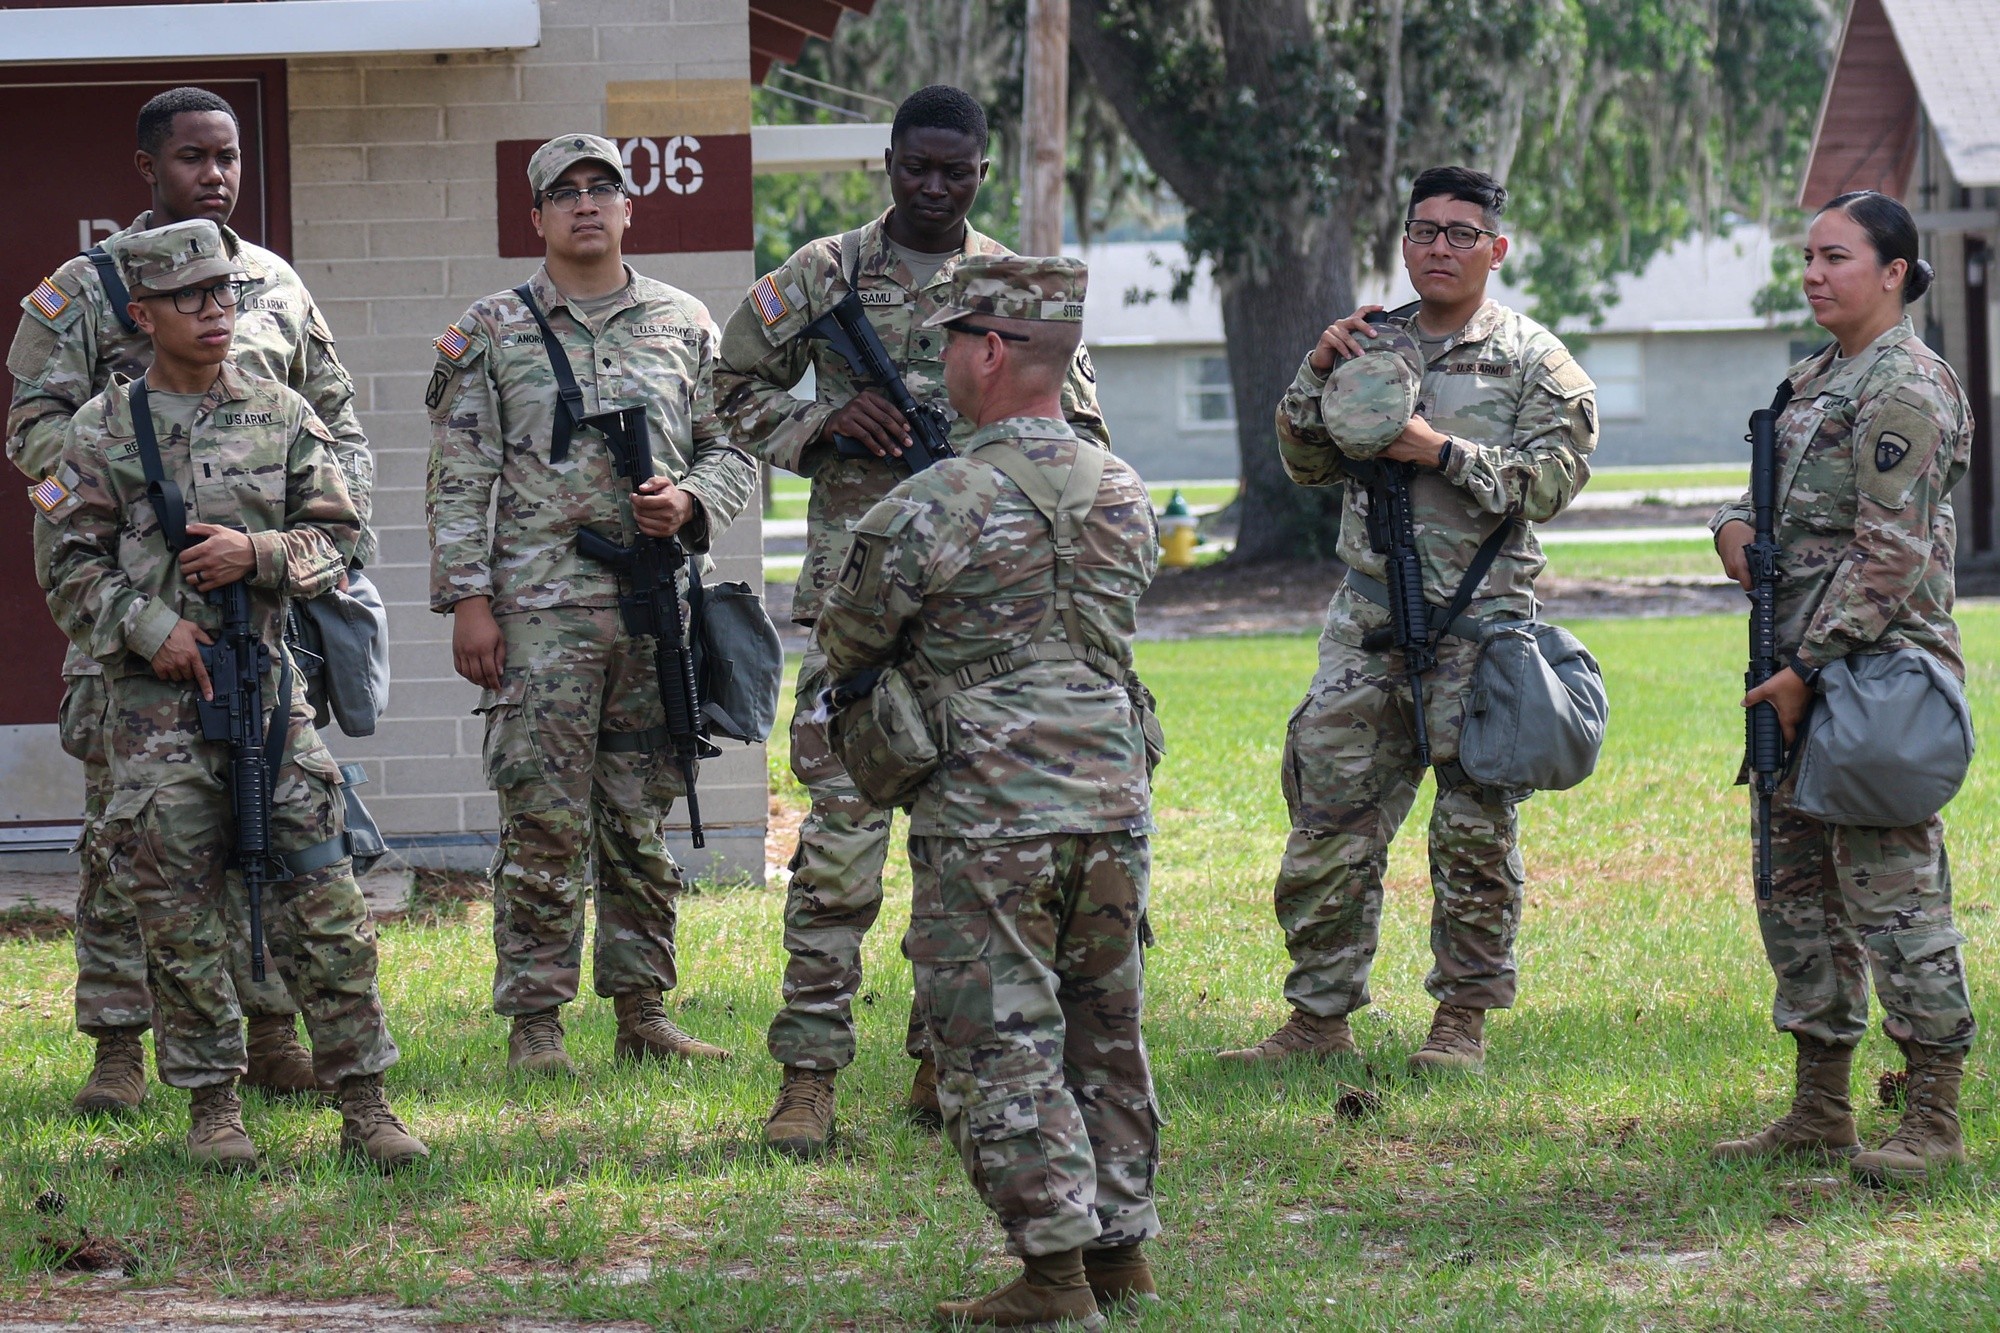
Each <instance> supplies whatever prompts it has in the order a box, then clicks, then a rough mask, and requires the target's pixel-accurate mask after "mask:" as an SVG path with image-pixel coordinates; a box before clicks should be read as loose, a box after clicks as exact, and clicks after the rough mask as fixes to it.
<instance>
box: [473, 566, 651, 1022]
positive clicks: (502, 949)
mask: <svg viewBox="0 0 2000 1333" xmlns="http://www.w3.org/2000/svg"><path fill="white" fill-rule="evenodd" d="M499 619H500V626H501V630H502V633H503V634H504V635H505V637H506V645H507V669H506V672H505V674H504V676H503V678H502V680H501V686H500V689H499V690H498V691H497V692H496V693H495V695H494V696H493V697H492V698H491V699H489V700H488V701H487V702H486V703H485V704H484V705H483V708H484V711H485V713H486V780H487V782H488V783H489V784H490V785H491V786H492V787H493V790H494V791H496V792H497V793H499V796H500V845H499V847H498V848H497V849H496V851H495V853H494V861H493V952H494V958H495V961H494V968H493V1008H494V1010H495V1011H496V1012H498V1013H501V1014H507V1015H515V1014H530V1013H536V1012H539V1011H540V1010H543V1009H551V1008H554V1007H555V1006H557V1005H561V1004H567V1003H569V1002H570V1001H571V1000H573V999H575V998H576V993H577V986H578V983H579V981H580V979H581V976H582V969H583V932H584V894H585V885H586V884H588V883H592V882H594V884H595V887H596V893H595V898H596V907H597V942H596V947H595V951H594V952H593V954H592V957H591V979H592V982H593V984H594V985H595V987H596V990H597V993H598V994H599V995H603V996H613V995H630V994H634V993H637V992H641V991H668V990H672V989H673V988H674V985H675V982H676V980H677V974H676V972H675V966H674V927H675V922H676V920H677V918H678V908H677V900H678V899H679V897H680V893H681V870H680V867H679V866H678V865H676V864H675V863H674V858H673V856H672V854H671V853H669V852H668V851H667V844H666V840H665V837H664V830H665V825H666V818H667V813H668V812H669V811H670V810H672V808H673V804H674V801H675V800H676V799H677V798H679V797H680V796H681V795H682V794H683V790H682V782H681V775H680V770H679V768H678V767H677V766H676V765H675V763H674V761H673V757H672V754H671V753H670V752H669V751H667V750H665V749H656V750H638V749H622V748H617V747H619V746H621V745H627V744H632V742H631V741H630V740H629V739H626V738H628V737H629V736H630V733H633V732H639V731H644V730H646V729H647V728H649V727H660V726H663V725H664V724H665V720H666V710H665V708H664V707H663V706H662V705H661V703H660V690H659V684H658V681H657V678H656V677H655V675H654V669H653V645H652V640H651V639H639V638H634V637H632V636H631V635H629V634H627V633H626V632H625V629H624V627H623V625H622V624H620V622H619V618H618V611H617V609H616V608H613V607H582V606H559V607H551V608H549V609H547V610H542V611H525V612H520V613H518V614H513V615H505V616H501V617H500V618H499ZM604 738H618V739H611V740H609V741H608V742H607V741H606V740H605V739H604ZM593 873H594V881H593Z"/></svg>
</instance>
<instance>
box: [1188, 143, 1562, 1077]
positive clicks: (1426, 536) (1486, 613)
mask: <svg viewBox="0 0 2000 1333" xmlns="http://www.w3.org/2000/svg"><path fill="white" fill-rule="evenodd" d="M1506 200H1507V192H1506V190H1505V189H1504V188H1503V187H1502V186H1501V185H1500V183H1499V182H1498V181H1496V180H1494V179H1493V178H1492V177H1491V176H1488V175H1486V174H1485V173H1483V172H1479V171H1473V170H1470V169H1468V168H1464V167H1436V168H1432V169H1431V170H1428V171H1425V172H1423V173H1422V174H1420V175H1419V176H1418V177H1417V178H1416V181H1415V182H1414V184H1413V186H1412V188H1411V191H1410V211H1409V215H1408V218H1407V220H1406V221H1405V223H1404V229H1403V263H1404V266H1405V268H1406V269H1407V270H1408V271H1409V275H1410V281H1411V283H1412V284H1413V285H1414V286H1415V287H1416V290H1417V295H1418V297H1419V300H1418V301H1417V303H1416V304H1415V307H1414V309H1413V310H1412V309H1410V308H1405V309H1404V310H1401V311H1397V312H1393V313H1392V314H1390V315H1379V314H1378V312H1379V311H1380V310H1381V307H1380V306H1363V307H1362V308H1361V309H1359V310H1357V311H1356V312H1354V313H1353V314H1352V315H1349V316H1347V317H1345V318H1343V319H1341V320H1339V321H1337V322H1335V323H1334V324H1332V325H1330V326H1328V328H1327V330H1326V332H1325V333H1323V334H1322V335H1321V336H1320V339H1319V342H1318V344H1317V345H1316V346H1315V347H1314V348H1313V349H1312V351H1311V352H1310V353H1309V354H1308V355H1307V356H1306V359H1305V363H1304V364H1303V365H1301V366H1300V367H1299V373H1298V376H1297V378H1296V379H1294V380H1293V382H1292V386H1291V388H1290V389H1289V390H1287V391H1286V393H1285V396H1284V398H1283V399H1282V400H1281V402H1280V403H1279V407H1278V422H1277V425H1278V436H1279V443H1280V447H1281V449H1282V450H1283V454H1284V460H1285V466H1286V470H1287V471H1288V472H1289V473H1290V475H1291V477H1292V479H1293V480H1294V481H1297V482H1299V483H1300V484H1302V485H1308V486H1313V485H1328V484H1332V483H1335V482H1338V481H1340V480H1341V479H1342V475H1343V474H1342V469H1341V467H1340V461H1341V456H1342V455H1345V456H1347V457H1349V458H1353V459H1367V458H1376V457H1379V458H1384V459H1389V460H1393V461H1396V462H1400V463H1405V464H1408V465H1410V466H1411V467H1412V468H1413V469H1414V479H1413V480H1412V482H1411V486H1410V493H1411V501H1412V509H1413V510H1414V514H1415V519H1416V522H1415V528H1416V534H1417V536H1416V540H1417V545H1418V550H1419V555H1420V557H1421V562H1422V565H1423V575H1424V577H1423V583H1424V596H1425V599H1426V600H1427V601H1428V602H1430V603H1431V604H1432V606H1433V607H1434V608H1435V610H1434V611H1433V613H1432V614H1433V619H1432V623H1433V624H1434V625H1436V624H1441V623H1443V622H1444V621H1445V619H1446V617H1445V616H1444V615H1443V609H1444V608H1445V607H1446V606H1447V605H1448V604H1449V603H1450V602H1451V600H1452V597H1453V595H1454V593H1456V592H1457V591H1458V588H1459V584H1460V582H1461V580H1462V579H1463V578H1464V577H1465V576H1466V573H1467V570H1468V568H1469V567H1470V566H1471V565H1472V563H1473V561H1474V556H1475V553H1476V552H1477V550H1478V549H1479V547H1480V544H1481V543H1482V542H1483V541H1484V540H1486V539H1487V538H1488V537H1489V536H1491V535H1493V534H1495V533H1496V531H1497V530H1498V529H1499V528H1500V526H1501V525H1502V524H1510V525H1511V528H1510V530H1509V531H1508V532H1507V533H1506V535H1505V540H1504V542H1503V543H1502V544H1501V545H1500V547H1499V553H1498V556H1497V558H1496V559H1494V561H1493V563H1492V567H1491V569H1490V571H1489V572H1488V573H1487V574H1486V575H1485V577H1484V578H1483V579H1482V580H1481V581H1480V583H1479V585H1478V586H1477V587H1476V588H1474V589H1471V590H1470V592H1471V598H1472V600H1471V604H1470V609H1469V611H1468V612H1467V614H1468V615H1469V616H1471V617H1472V618H1473V619H1475V620H1492V619H1526V618H1529V617H1531V616H1533V615H1534V613H1535V606H1536V601H1535V579H1536V578H1537V577H1538V576H1539V575H1540V574H1541V572H1542V569H1543V568H1544V566H1545V564H1546V563H1547V562H1546V561H1545V560H1544V559H1543V557H1542V552H1541V547H1540V545H1539V544H1538V543H1537V542H1536V540H1535V535H1534V530H1533V528H1532V527H1531V526H1530V525H1531V524H1533V523H1540V522H1546V521H1548V520H1549V519H1552V518H1554V517H1555V516H1556V515H1557V514H1559V513H1561V512H1562V510H1563V508H1564V507H1565V506H1567V505H1568V504H1569V503H1570V501H1571V500H1572V499H1574V498H1575V496H1576V494H1577V492H1578V491H1579V490H1581V489H1582V488H1583V485H1584V482H1585V481H1586V480H1587V479H1588V478H1589V475H1590V465H1589V456H1590V451H1591V450H1592V448H1594V447H1595V445H1596V443H1597V409H1596V404H1595V389H1594V387H1593V386H1592V384H1591V382H1590V379H1589V377H1588V376H1587V375H1585V374H1584V372H1583V369H1582V367H1580V366H1579V365H1577V363H1576V361H1575V359H1574V358H1572V357H1571V356H1570V354H1569V352H1568V351H1567V350H1565V349H1564V347H1563V345H1562V342H1561V341H1560V340H1559V339H1558V338H1557V337H1556V336H1555V335H1554V334H1553V333H1551V332H1549V331H1548V330H1547V329H1545V328H1543V327H1542V326H1541V325H1539V324H1537V323H1535V321H1534V320H1532V319H1529V318H1528V317H1527V316H1525V315H1523V314H1520V313H1519V312H1517V311H1513V310H1509V309H1508V308H1506V307H1505V306H1503V305H1501V304H1500V303H1499V302H1497V301H1494V300H1491V299H1489V298H1488V297H1487V295H1486V286H1487V282H1488V280H1489V279H1490V278H1491V277H1492V275H1493V274H1494V273H1495V272H1496V271H1497V270H1498V269H1499V267H1500V263H1501V261H1502V260H1503V259H1504V258H1506V255H1507V238H1506V237H1505V236H1504V235H1502V234H1501V233H1500V215H1501V212H1502V211H1503V209H1504V208H1505V206H1506ZM1378 326H1379V332H1380V333H1382V334H1390V335H1393V337H1394V339H1395V343H1396V345H1395V347H1394V348H1393V349H1389V348H1385V347H1384V346H1383V345H1382V344H1380V343H1378V342H1376V341H1375V340H1376V337H1377V334H1378ZM1330 379H1333V380H1335V381H1336V383H1335V384H1334V386H1333V391H1332V392H1329V380H1330ZM1411 381H1417V382H1416V383H1415V384H1414V386H1413V385H1412V383H1411ZM1391 387H1394V388H1395V389H1396V392H1388V391H1387V390H1388V389H1389V388H1391ZM1413 387H1414V395H1413V397H1414V403H1415V412H1414V415H1413V414H1412V413H1411V411H1410V405H1411V401H1412V398H1411V397H1410V396H1405V395H1409V394H1410V390H1411V389H1412V388H1413ZM1385 413H1387V415H1385ZM1399 423H1401V425H1400V429H1398V424H1399ZM1367 506H1368V493H1367V490H1366V488H1364V487H1361V486H1356V485H1350V486H1348V487H1347V489H1346V497H1345V507H1344V512H1343V514H1342V517H1341V524H1340V539H1339V552H1340V557H1341V559H1342V560H1344V561H1345V562H1346V563H1347V565H1348V567H1349V570H1350V574H1349V577H1348V580H1347V582H1346V583H1345V584H1344V585H1343V586H1342V587H1341V589H1340V591H1339V592H1337V593H1336V594H1335V595H1334V599H1333V604H1332V606H1331V607H1330V608H1329V610H1328V614H1327V622H1326V630H1325V632H1324V633H1323V634H1322V635H1321V636H1320V661H1319V671H1318V674H1317V675H1315V676H1314V678H1313V682H1312V686H1311V688H1310V690H1309V691H1308V692H1307V694H1306V698H1305V701H1304V702H1303V703H1302V704H1300V706H1299V708H1298V710H1297V711H1296V712H1294V713H1293V715H1292V719H1291V724H1290V727H1289V729H1288V732H1287V734H1286V738H1285V750H1284V769H1283V785H1284V791H1285V798H1286V802H1287V804H1288V806H1289V807H1290V812H1291V821H1292V830H1291V835H1290V837H1289V839H1288V840H1287V842H1286V844H1285V854H1284V861H1283V864H1282V865H1281V867H1280V869H1279V871H1278V881H1277V887H1276V893H1275V898H1276V906H1277V916H1278V922H1279V924H1280V925H1281V926H1282V927H1283V929H1284V932H1285V944H1286V947H1287V949H1288V950H1289V952H1290V953H1291V957H1292V970H1291V975H1290V976H1289V977H1287V978H1286V981H1285V988H1284V995H1285V1000H1286V1002H1287V1003H1288V1004H1289V1005H1290V1007H1291V1011H1292V1012H1291V1016H1290V1018H1289V1020H1288V1021H1287V1022H1286V1023H1285V1024H1284V1025H1283V1026H1282V1027H1280V1028H1279V1029H1278V1030H1277V1031H1276V1032H1274V1033H1273V1034H1272V1035H1270V1036H1269V1037H1266V1038H1265V1039H1264V1040H1263V1041H1261V1042H1259V1043H1257V1044H1256V1045H1255V1046H1251V1047H1247V1048H1243V1049H1239V1050H1232V1051H1224V1052H1222V1056H1223V1058H1224V1059H1229V1060H1240V1061H1246V1062H1269V1061H1279V1060H1285V1059H1291V1058H1297V1057H1301V1056H1330V1055H1342V1054H1347V1055H1352V1054H1357V1053H1358V1048H1357V1046H1356V1043H1355V1039H1354V1035H1353V1033H1352V1032H1351V1031H1350V1030H1349V1026H1348V1016H1349V1015H1350V1014H1352V1013H1353V1012H1354V1011H1355V1010H1357V1009H1359V1008H1361V1007H1362V1006H1363V1005H1366V1004H1367V1003H1368V1002H1369V998H1370V997H1369V992H1368V972H1369V967H1370V965H1371V964H1372V963H1373V961H1374V958H1375V949H1376V941H1377V936H1378V931H1379V928H1380V922H1381V912H1382V874H1383V869H1384V867H1385V864H1386V862H1387V860H1388V852H1389V841H1390V839H1391V838H1393V837H1394V836H1395V833H1396V830H1397V828H1398V826H1399V825H1401V824H1402V822H1403V819H1404V817H1405V816H1406V815H1408V814H1409V812H1410V807H1411V805H1412V803H1413V802H1414V801H1415V799H1416V795H1417V787H1418V785H1419V784H1420V783H1421V782H1422V781H1423V777H1424V774H1423V772H1422V770H1421V768H1420V767H1419V764H1418V758H1417V750H1416V745H1415V742H1414V734H1413V733H1414V722H1413V713H1412V702H1411V692H1410V690H1409V688H1408V686H1407V685H1406V683H1405V680H1404V675H1403V672H1404V667H1403V662H1402V654H1401V653H1400V652H1398V651H1397V650H1396V649H1395V648H1393V647H1387V648H1380V649H1377V648H1369V647H1364V646H1363V645H1364V641H1366V640H1367V639H1368V638H1369V637H1370V636H1371V635H1373V634H1375V633H1376V632H1377V631H1380V630H1382V629H1384V628H1385V627H1386V626H1388V624H1389V620H1390V613H1389V611H1388V610H1387V609H1386V608H1385V607H1384V606H1382V605H1380V604H1378V602H1377V601H1376V600H1372V599H1371V598H1370V597H1369V596H1368V595H1366V594H1365V592H1364V591H1363V589H1364V588H1366V587H1368V586H1369V584H1370V583H1371V582H1372V583H1373V585H1374V586H1375V587H1376V588H1377V589H1379V588H1380V580H1381V579H1382V577H1383V575H1384V572H1385V571H1384V568H1383V564H1384V562H1383V557H1382V556H1381V555H1380V554H1379V553H1377V552H1376V551H1374V550H1373V549H1371V546H1370V543H1369V540H1368V509H1367ZM1517 518H1518V519H1525V520H1527V521H1526V522H1513V521H1512V520H1514V519H1517ZM1357 576H1358V577H1357ZM1357 585H1358V586H1357ZM1436 647H1437V667H1436V669H1435V670H1434V671H1432V672H1430V673H1428V674H1427V675H1426V676H1425V678H1424V691H1423V693H1424V713H1425V719H1426V721H1427V722H1428V724H1429V740H1430V757H1431V766H1432V770H1433V772H1434V774H1435V776H1436V780H1437V791H1436V800H1435V804H1434V805H1433V807H1432V813H1431V823H1430V867H1431V890H1432V894H1433V906H1432V912H1431V922H1432V925H1431V954H1432V959H1433V965H1432V968H1431V971H1430V975H1429V976H1428V977H1426V978H1425V982H1424V986H1425V989H1426V990H1428V991H1429V992H1430V994H1431V996H1432V997H1433V998H1434V999H1435V1000H1436V1001H1437V1010H1436V1013H1435V1015H1434V1017H1433V1019H1432V1022H1431V1028H1430V1033H1429V1036H1428V1037H1427V1038H1426V1039H1425V1041H1424V1043H1423V1046H1422V1047H1421V1049H1419V1050H1418V1051H1417V1052H1416V1053H1415V1054H1413V1055H1412V1056H1411V1057H1410V1068H1411V1072H1413V1073H1422V1072H1425V1071H1430V1070H1438V1069H1453V1068H1456V1069H1466V1070H1478V1069H1480V1068H1482V1067H1483V1066H1484V1063H1485V1058H1486V1040H1485V1017H1486V1011H1487V1010H1489V1009H1505V1008H1507V1007H1509V1006H1510V1005H1512V1004H1513V1002H1514V992H1515V968H1514V935H1515V931H1516V929H1517V928H1518V927H1519V925H1520V920H1521V900H1522V889H1523V876H1524V870H1523V865H1522V860H1521V851H1520V847H1519V845H1518V822H1517V819H1516V814H1515V800H1516V799H1517V794H1513V793H1508V792H1499V791H1492V790H1488V789H1486V788H1483V787H1481V786H1479V785H1478V784H1477V783H1474V782H1472V781H1471V780H1470V779H1469V778H1468V777H1467V776H1466V774H1465V772H1464V770H1463V769H1462V768H1461V767H1460V766H1459V764H1458V762H1457V754H1458V738H1459V731H1460V728H1461V726H1462V725H1463V723H1464V721H1465V717H1466V711H1467V707H1468V703H1469V698H1468V695H1469V693H1470V691H1469V684H1470V680H1471V676H1472V669H1473V665H1474V663H1475V662H1476V661H1477V660H1478V644H1477V643H1476V642H1474V641H1471V640H1468V639H1466V638H1463V637H1457V636H1446V637H1442V638H1439V639H1438V640H1437V645H1436Z"/></svg>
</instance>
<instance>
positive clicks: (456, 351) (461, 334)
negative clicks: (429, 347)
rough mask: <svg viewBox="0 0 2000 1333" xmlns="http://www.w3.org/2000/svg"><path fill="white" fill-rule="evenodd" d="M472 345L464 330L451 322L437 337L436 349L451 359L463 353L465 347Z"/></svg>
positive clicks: (454, 359) (455, 358)
mask: <svg viewBox="0 0 2000 1333" xmlns="http://www.w3.org/2000/svg"><path fill="white" fill-rule="evenodd" d="M470 346H472V340H471V339H470V338H468V337H466V336H465V330H463V329H461V328H459V327H458V325H456V324H453V325H452V326H451V327H449V328H447V329H446V330H445V331H444V332H443V333H440V334H439V335H438V337H437V349H438V351H440V352H443V353H444V354H445V355H446V356H448V357H450V358H451V359H452V360H453V361H456V360H458V358H460V357H462V356H464V355H465V349H466V348H468V347H470Z"/></svg>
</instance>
